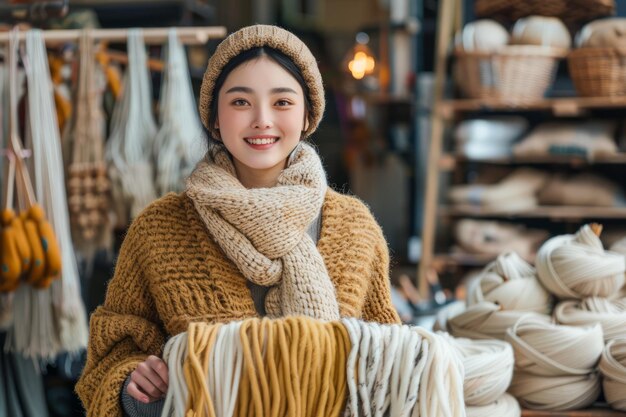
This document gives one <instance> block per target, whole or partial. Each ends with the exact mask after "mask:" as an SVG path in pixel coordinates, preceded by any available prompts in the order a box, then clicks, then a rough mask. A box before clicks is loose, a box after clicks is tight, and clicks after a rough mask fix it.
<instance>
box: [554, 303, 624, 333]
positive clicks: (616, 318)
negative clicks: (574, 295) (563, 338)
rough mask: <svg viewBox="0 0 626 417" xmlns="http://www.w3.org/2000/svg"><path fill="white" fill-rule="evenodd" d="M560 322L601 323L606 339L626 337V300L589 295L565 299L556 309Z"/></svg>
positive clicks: (584, 324)
mask: <svg viewBox="0 0 626 417" xmlns="http://www.w3.org/2000/svg"><path fill="white" fill-rule="evenodd" d="M554 318H555V320H556V321H557V323H559V324H567V325H570V326H590V325H593V324H595V323H600V325H601V326H602V332H603V334H604V341H605V342H606V341H609V340H612V339H617V338H620V337H626V300H623V299H622V300H617V301H611V300H609V299H606V298H599V297H589V298H586V299H584V300H582V301H563V302H561V303H559V304H558V305H557V306H556V308H555V309H554Z"/></svg>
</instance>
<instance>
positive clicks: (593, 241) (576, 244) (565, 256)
mask: <svg viewBox="0 0 626 417" xmlns="http://www.w3.org/2000/svg"><path fill="white" fill-rule="evenodd" d="M600 230H601V227H600V226H598V225H593V228H592V227H591V226H590V225H584V226H583V227H581V228H580V230H579V231H578V232H577V233H576V234H575V235H563V236H556V237H553V238H552V239H549V240H548V241H547V242H545V243H544V244H543V245H542V246H541V248H540V249H539V252H538V253H537V260H536V266H537V273H538V276H539V279H540V281H541V283H542V284H543V285H544V286H545V287H546V288H547V289H548V290H549V291H550V292H551V293H553V294H555V295H556V296H557V297H559V298H576V299H581V298H585V297H594V296H597V297H611V296H614V295H615V294H616V293H618V291H619V289H620V288H621V287H622V286H623V285H624V279H625V277H624V272H625V271H626V258H625V257H624V256H623V255H621V254H617V253H613V252H609V251H605V250H604V248H603V246H602V242H601V241H600V238H599V237H598V236H599V235H600Z"/></svg>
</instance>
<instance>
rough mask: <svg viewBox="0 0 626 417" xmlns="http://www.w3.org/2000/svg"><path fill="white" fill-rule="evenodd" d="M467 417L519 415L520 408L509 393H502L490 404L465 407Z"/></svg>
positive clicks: (510, 416)
mask: <svg viewBox="0 0 626 417" xmlns="http://www.w3.org/2000/svg"><path fill="white" fill-rule="evenodd" d="M465 412H466V415H467V417H494V416H498V417H520V416H521V415H522V409H521V408H520V406H519V403H518V402H517V400H516V399H515V397H514V396H512V395H511V394H506V393H505V394H504V395H502V396H501V397H500V398H498V399H497V400H496V401H494V402H493V403H491V404H488V405H483V406H468V407H465Z"/></svg>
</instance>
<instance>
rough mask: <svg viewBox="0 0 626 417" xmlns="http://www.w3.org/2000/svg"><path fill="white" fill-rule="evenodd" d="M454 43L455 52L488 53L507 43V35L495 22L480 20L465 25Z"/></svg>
mask: <svg viewBox="0 0 626 417" xmlns="http://www.w3.org/2000/svg"><path fill="white" fill-rule="evenodd" d="M454 43H455V47H456V49H457V50H461V51H465V52H485V53H490V52H495V51H497V50H498V49H500V48H502V47H503V46H505V45H506V44H507V43H509V33H508V32H507V30H506V29H505V28H504V26H502V25H501V24H500V23H498V22H496V21H495V20H491V19H481V20H476V21H474V22H470V23H468V24H466V25H465V27H464V28H463V30H461V31H460V32H459V33H457V34H456V36H455V40H454Z"/></svg>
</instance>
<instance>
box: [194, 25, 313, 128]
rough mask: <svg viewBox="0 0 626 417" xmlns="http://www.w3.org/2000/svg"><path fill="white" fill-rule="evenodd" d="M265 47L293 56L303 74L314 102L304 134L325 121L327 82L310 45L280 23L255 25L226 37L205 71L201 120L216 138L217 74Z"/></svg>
mask: <svg viewBox="0 0 626 417" xmlns="http://www.w3.org/2000/svg"><path fill="white" fill-rule="evenodd" d="M262 46H267V47H270V48H272V49H277V50H279V51H280V52H282V53H283V54H285V55H286V56H288V57H289V58H291V60H292V61H293V62H294V63H295V64H296V66H297V67H298V69H299V70H300V72H301V73H302V77H303V78H304V82H305V84H306V86H307V89H308V99H309V103H310V104H311V112H310V114H308V119H309V126H308V128H307V130H306V131H305V132H304V137H308V136H310V135H311V133H313V132H314V131H315V129H317V126H318V125H319V123H320V121H321V120H322V116H323V115H324V106H325V101H324V85H323V83H322V75H321V74H320V71H319V69H318V67H317V61H316V60H315V57H314V56H313V54H312V53H311V51H310V50H309V48H307V46H306V45H305V44H304V42H302V41H301V40H300V39H299V38H298V37H297V36H295V35H294V34H293V33H291V32H288V31H286V30H285V29H282V28H279V27H278V26H270V25H254V26H248V27H245V28H243V29H240V30H238V31H237V32H234V33H232V34H231V35H230V36H228V37H227V38H226V39H224V41H222V43H220V44H219V45H218V47H217V49H216V50H215V53H214V54H213V55H212V56H211V58H210V59H209V63H208V64H207V69H206V71H205V72H204V78H203V79H202V86H201V88H200V102H199V108H200V119H201V120H202V124H204V127H206V128H207V129H208V130H209V131H210V132H211V134H212V135H213V136H214V137H219V132H218V131H217V130H216V129H215V126H209V114H210V113H211V106H212V105H214V104H215V103H211V100H212V98H213V94H214V92H213V88H214V87H215V81H216V80H217V77H219V75H220V73H221V72H222V69H223V68H224V66H225V65H226V64H227V63H228V62H229V61H230V60H231V59H233V58H234V57H236V56H237V55H239V54H240V53H242V52H245V51H247V50H249V49H252V48H258V47H262ZM305 94H307V91H305Z"/></svg>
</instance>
